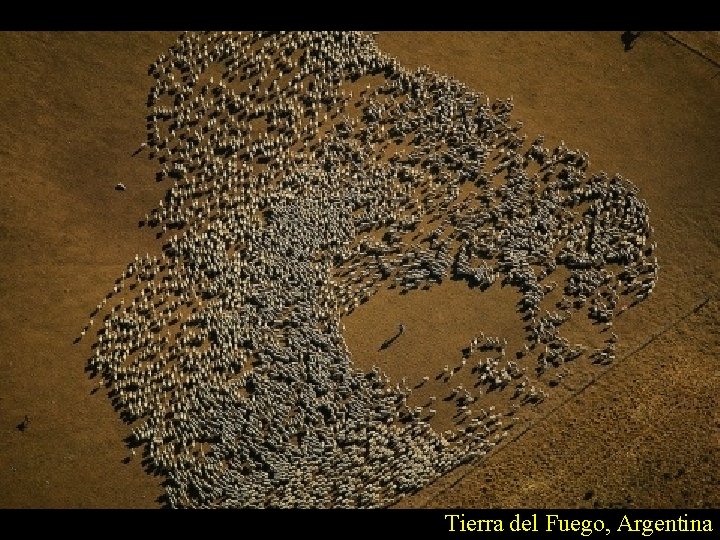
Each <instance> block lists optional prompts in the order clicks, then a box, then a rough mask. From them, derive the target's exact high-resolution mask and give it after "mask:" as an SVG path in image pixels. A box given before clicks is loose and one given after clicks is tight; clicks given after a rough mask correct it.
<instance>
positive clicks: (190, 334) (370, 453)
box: [83, 32, 658, 507]
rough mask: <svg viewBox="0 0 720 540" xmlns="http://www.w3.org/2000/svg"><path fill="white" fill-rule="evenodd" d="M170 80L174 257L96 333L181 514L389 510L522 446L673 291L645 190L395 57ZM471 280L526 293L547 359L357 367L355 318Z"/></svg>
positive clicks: (145, 261)
mask: <svg viewBox="0 0 720 540" xmlns="http://www.w3.org/2000/svg"><path fill="white" fill-rule="evenodd" d="M150 74H151V75H152V76H153V77H154V79H155V84H154V86H153V88H152V89H151V91H150V94H149V96H148V117H147V122H148V138H147V141H146V143H144V151H145V152H148V153H149V155H150V157H152V158H153V159H156V160H157V162H158V166H159V169H158V179H166V180H170V181H171V182H172V187H170V188H169V190H168V192H167V195H166V197H165V198H164V199H163V200H162V201H160V204H159V205H158V207H157V208H155V209H153V210H152V211H151V212H149V213H148V215H147V216H145V219H144V220H143V222H144V224H145V225H148V226H152V227H154V228H155V229H156V230H157V231H158V237H162V239H163V242H164V244H163V246H162V252H161V253H158V254H157V255H150V254H148V255H146V256H145V257H139V256H138V257H136V258H135V260H134V261H131V262H130V263H129V264H128V266H127V268H126V269H125V271H124V272H123V274H122V276H121V277H120V278H118V280H117V282H116V283H115V286H114V289H113V291H112V292H111V293H109V294H108V296H107V297H106V298H105V299H103V300H102V301H101V302H100V303H99V304H98V306H97V309H96V310H95V311H94V313H93V314H92V319H91V321H90V323H89V324H88V326H87V327H86V328H85V330H83V335H84V334H85V333H86V332H88V331H90V330H91V329H92V330H93V331H94V336H95V337H94V339H95V340H96V342H95V344H94V346H93V347H94V348H93V354H92V356H91V358H90V359H89V362H88V369H89V370H91V371H92V372H93V373H94V374H97V375H98V376H99V378H100V384H101V385H103V386H106V387H107V388H108V389H109V390H110V393H111V396H112V399H113V400H114V403H115V406H116V407H117V409H118V411H119V412H120V413H121V414H122V415H123V418H124V419H126V421H127V422H128V423H129V424H131V426H132V435H131V437H130V444H131V446H133V447H141V449H142V454H143V457H144V460H145V464H146V465H147V467H148V468H149V469H153V470H156V471H158V472H160V473H161V474H163V475H164V476H165V477H166V478H167V481H166V486H167V487H166V494H167V502H168V504H169V505H170V506H173V507H378V506H381V507H382V506H388V505H390V504H392V503H394V502H396V501H397V500H398V499H399V498H400V497H403V496H405V495H406V494H409V493H413V492H415V491H417V490H419V489H421V488H422V487H423V486H425V485H427V484H428V483H429V482H431V481H433V480H434V479H437V478H438V477H439V476H441V475H443V474H445V473H447V472H448V471H450V470H452V469H453V468H455V467H457V466H458V465H460V464H462V463H465V462H468V461H470V460H472V459H474V458H476V457H478V456H482V455H484V454H485V453H487V452H488V451H490V450H491V449H492V448H493V447H495V446H496V445H497V444H499V443H501V442H502V440H503V438H504V437H506V436H507V433H508V432H509V430H510V429H511V427H512V424H513V423H514V422H515V421H516V420H517V419H518V415H520V414H521V410H522V409H523V407H533V406H534V404H537V403H539V402H540V401H542V400H543V399H544V398H545V397H546V396H547V393H546V391H545V390H544V389H543V385H541V384H538V383H536V381H538V380H539V378H540V377H542V376H543V374H544V373H546V372H549V371H552V370H559V369H563V368H564V366H565V364H566V363H568V362H572V361H576V362H579V361H581V358H580V357H583V356H584V355H585V356H588V357H589V358H588V361H589V360H594V361H596V362H598V363H606V362H610V361H612V359H613V358H614V351H615V344H616V341H617V336H615V334H612V336H611V337H608V338H607V339H606V340H605V345H604V346H603V347H602V348H598V349H596V350H595V351H592V352H589V353H586V350H587V349H588V347H587V345H585V344H582V343H570V342H569V341H568V339H566V338H565V337H564V336H563V335H562V328H563V324H564V323H565V322H566V321H568V320H570V319H571V318H572V317H573V316H575V317H589V318H590V319H592V321H593V322H594V323H595V328H598V329H599V330H600V329H609V327H610V326H611V325H612V321H613V318H614V317H615V316H617V315H619V314H621V313H622V312H623V311H624V310H625V309H627V307H629V306H631V305H632V304H634V303H637V302H639V301H641V300H643V299H645V298H646V297H647V296H648V295H649V294H650V292H651V291H652V289H653V287H654V285H655V281H656V278H657V270H658V265H657V260H656V259H655V258H654V257H653V255H652V252H653V250H654V247H655V246H654V244H652V243H651V242H650V237H651V233H652V227H651V226H650V225H649V222H648V208H647V206H646V204H645V202H644V201H643V200H641V199H639V198H638V195H637V190H636V188H635V187H634V186H633V185H632V184H631V183H630V182H629V181H627V180H625V179H623V178H621V177H620V176H614V177H612V178H609V177H607V176H606V175H605V174H604V173H599V174H594V175H589V174H588V173H587V172H586V171H587V168H588V166H589V160H588V156H587V154H585V153H583V152H580V151H577V150H573V149H569V148H567V147H565V145H564V144H561V145H560V146H558V147H555V148H551V149H548V148H546V147H545V146H544V139H543V137H542V136H538V137H537V138H535V139H532V140H527V139H526V136H525V135H524V133H523V131H522V123H521V122H518V121H513V120H512V119H511V111H512V106H513V103H512V100H497V101H495V102H492V103H491V102H490V101H489V100H488V98H486V97H485V96H483V95H481V94H478V93H477V92H474V91H471V90H469V89H468V88H466V87H465V86H464V85H463V84H461V83H459V82H458V81H456V80H453V79H451V78H448V77H444V76H441V75H438V74H437V73H433V72H432V71H430V70H429V69H428V68H427V67H422V68H420V69H418V70H414V71H411V70H408V69H405V68H403V67H402V66H401V65H400V64H399V63H398V62H397V60H396V59H394V58H392V57H389V56H387V55H385V54H383V53H381V52H380V51H379V50H378V49H377V46H376V44H375V42H374V40H373V37H372V36H370V35H367V34H363V33H356V32H334V33H326V32H299V33H263V32H256V33H240V34H230V33H224V32H215V33H186V34H183V35H181V36H180V37H179V38H178V40H177V42H176V43H175V44H174V45H173V47H172V48H171V49H170V50H169V51H168V52H167V53H166V54H163V55H161V56H160V57H159V58H158V59H157V61H156V62H154V63H153V64H152V65H151V66H150ZM451 278H454V279H463V280H467V282H468V286H469V287H479V288H481V289H485V288H489V287H496V286H500V285H501V284H503V285H505V286H509V287H512V288H513V289H515V290H516V291H517V293H518V304H517V306H513V309H514V310H517V311H520V312H521V315H520V316H521V317H522V319H523V321H524V322H525V323H526V327H525V329H524V331H525V332H526V334H525V342H524V343H523V344H522V346H521V347H519V348H518V347H515V348H511V347H509V346H508V345H507V340H506V339H505V338H504V337H503V336H485V335H484V334H482V333H481V332H480V331H479V332H478V335H476V336H473V337H472V338H471V339H470V341H469V343H468V347H467V348H466V349H465V350H464V351H462V353H461V352H458V355H457V357H454V356H448V358H446V359H443V360H442V361H441V364H446V365H445V367H444V368H443V369H442V371H440V372H439V373H436V372H432V373H428V375H427V376H426V377H424V378H423V379H420V380H418V381H407V380H403V381H391V380H390V379H389V378H388V377H387V376H386V375H385V374H384V373H383V372H382V371H381V370H380V369H378V368H373V369H370V370H361V369H359V368H358V367H357V366H355V365H354V364H353V361H352V359H351V355H350V352H349V350H348V348H347V346H346V345H345V341H344V338H343V322H342V319H343V318H344V317H346V316H348V315H350V314H351V313H352V312H353V310H354V309H355V308H356V307H357V306H358V305H360V303H362V302H365V301H367V300H368V299H370V298H371V297H372V296H373V295H374V294H375V293H376V292H377V291H378V290H380V288H383V287H385V288H387V287H390V288H396V289H398V291H405V292H410V291H414V290H415V289H420V288H427V287H432V286H435V285H436V284H439V283H441V282H442V281H443V280H446V279H451ZM558 281H560V284H558ZM556 289H557V290H556ZM553 291H556V292H555V293H554V294H556V295H558V296H559V297H558V299H557V301H555V302H553V303H552V305H550V306H548V305H546V304H547V301H546V302H545V303H543V302H544V300H547V299H548V298H551V295H552V294H553ZM411 294H422V292H412V293H411ZM478 328H479V329H480V328H482V321H478ZM608 334H611V332H610V331H609V330H608V331H606V332H605V333H604V334H603V335H608ZM463 377H464V378H463ZM461 379H462V381H463V384H456V383H457V382H458V381H459V380H461ZM430 385H436V386H435V387H437V388H441V389H443V390H442V393H440V392H438V393H437V395H433V396H431V397H430V398H429V399H427V400H426V401H423V403H419V404H418V403H417V400H414V397H413V396H414V394H415V393H417V390H418V389H420V388H423V387H428V386H430ZM450 387H452V388H451V389H449V388H450ZM444 388H448V390H447V392H446V391H445V390H444ZM488 396H493V400H494V401H493V403H496V402H497V400H498V396H500V398H502V405H500V404H497V405H488V403H489V402H486V401H485V400H486V399H488ZM441 406H443V407H446V408H447V407H451V408H452V411H451V413H452V414H450V415H449V417H451V418H452V427H451V428H450V429H446V430H444V431H440V430H436V429H435V428H434V427H433V422H434V416H435V413H436V412H437V410H438V409H439V408H440V407H441Z"/></svg>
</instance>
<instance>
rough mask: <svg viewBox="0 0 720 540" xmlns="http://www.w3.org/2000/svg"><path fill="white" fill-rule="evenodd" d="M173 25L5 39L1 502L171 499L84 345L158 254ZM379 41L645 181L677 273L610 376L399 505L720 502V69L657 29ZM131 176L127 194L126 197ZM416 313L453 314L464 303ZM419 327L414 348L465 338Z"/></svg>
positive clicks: (385, 315)
mask: <svg viewBox="0 0 720 540" xmlns="http://www.w3.org/2000/svg"><path fill="white" fill-rule="evenodd" d="M174 37H175V36H174V35H160V34H119V33H116V34H96V33H93V34H0V47H1V48H2V50H3V51H5V55H4V56H3V57H2V58H0V67H2V68H3V72H4V73H11V74H12V77H8V80H7V81H6V82H5V84H4V85H3V87H2V89H1V90H0V110H2V111H3V115H4V117H3V126H4V129H3V131H2V132H1V134H0V182H1V183H2V192H3V194H4V195H5V196H4V197H3V199H2V203H0V212H2V214H1V216H2V217H1V218H0V251H1V252H2V253H3V257H2V261H1V262H0V265H2V272H0V298H1V299H2V308H1V309H0V366H1V367H2V376H1V377H0V433H1V434H2V435H0V485H2V486H7V488H5V489H3V490H2V494H1V495H0V506H2V507H96V506H100V507H151V506H157V503H156V502H155V499H156V498H157V497H158V496H159V495H160V493H161V487H160V484H159V479H156V478H153V477H151V476H148V475H146V474H144V473H143V472H142V467H141V465H140V463H139V461H138V460H136V459H130V460H129V463H123V460H125V458H128V457H131V456H129V453H128V450H127V449H126V448H125V447H124V446H123V443H122V438H123V437H124V436H125V435H126V434H127V433H126V430H125V427H124V426H123V424H122V422H121V421H120V420H119V419H118V418H117V416H116V414H115V413H114V411H113V410H112V408H111V406H110V403H109V401H108V400H107V399H106V398H105V397H104V395H103V393H101V392H97V393H95V394H92V393H91V392H92V391H93V389H94V386H95V385H94V384H93V383H92V382H90V381H89V380H88V378H87V376H86V375H85V374H84V370H83V368H84V358H85V356H86V355H87V350H86V348H83V347H79V346H76V345H73V340H74V338H75V336H76V335H77V333H78V331H79V329H80V328H82V326H83V325H84V324H85V322H86V318H87V315H88V313H89V312H90V311H91V309H92V308H93V307H94V306H95V304H96V303H97V301H98V299H99V298H101V297H102V296H103V295H104V293H105V292H107V290H108V289H109V288H110V287H111V284H112V282H113V280H114V278H115V277H116V276H117V275H118V274H119V273H120V271H121V270H122V268H123V266H124V265H125V264H126V263H127V261H129V260H130V259H132V257H133V256H134V254H135V253H137V252H141V253H145V252H146V251H151V252H152V251H153V250H156V249H157V246H156V243H155V239H154V237H153V234H152V232H149V231H147V230H146V229H139V228H138V226H137V225H138V220H139V219H141V218H142V217H143V215H144V214H145V213H146V212H147V211H148V210H149V209H150V208H151V207H152V205H154V204H155V203H156V202H157V200H159V199H160V198H161V197H162V195H163V193H164V190H165V186H164V185H163V184H156V183H155V182H154V175H153V170H152V166H151V163H150V162H148V161H147V160H146V159H145V158H143V157H132V154H133V152H134V151H135V150H136V149H137V147H138V144H139V142H140V141H141V140H142V139H143V136H144V116H145V114H146V112H145V111H146V107H145V99H146V92H147V89H148V87H149V78H148V77H147V75H146V70H147V65H148V63H149V62H151V61H152V60H153V59H154V58H155V57H156V56H157V54H158V53H159V52H161V51H163V50H164V49H166V48H167V47H168V46H169V45H170V44H171V43H172V42H173V40H174ZM714 37H715V38H716V39H717V36H714ZM378 40H379V44H380V47H381V49H382V50H384V51H386V52H388V53H390V54H392V55H395V56H397V57H398V58H399V60H400V61H401V62H402V63H403V64H405V65H407V66H410V67H413V66H416V65H419V64H428V65H430V67H431V68H432V69H434V70H436V71H438V72H443V73H447V74H450V75H452V76H455V77H457V78H458V79H460V80H462V81H463V82H465V83H467V84H468V85H469V86H470V87H471V88H474V89H477V90H481V91H483V92H485V93H486V94H488V95H489V96H491V97H505V96H508V95H510V94H512V95H513V97H514V102H515V113H514V117H515V118H517V119H522V120H523V121H524V122H525V129H526V130H527V131H528V133H531V134H532V133H545V134H546V136H547V137H548V139H549V141H550V142H551V143H552V142H555V141H558V140H559V139H561V138H562V139H564V140H565V142H566V143H567V144H568V146H570V147H578V148H582V149H584V150H587V151H588V152H589V153H590V157H591V162H592V167H591V168H592V169H593V170H598V169H604V170H606V171H608V172H611V173H612V172H616V171H618V172H621V173H622V174H623V175H624V176H625V177H627V178H629V179H631V180H632V181H633V182H635V183H636V184H637V185H638V186H639V187H640V190H641V196H642V197H644V198H646V199H647V201H648V203H649V206H650V208H651V211H652V213H651V220H652V223H653V225H654V227H655V233H656V240H657V242H658V245H659V249H658V258H659V260H660V264H661V271H660V280H659V285H658V287H657V288H656V290H655V292H654V294H653V295H652V296H651V298H650V300H648V301H647V302H644V303H643V304H641V305H640V306H639V307H638V308H636V309H633V310H631V311H629V312H628V313H627V314H626V315H625V316H623V317H622V318H620V319H618V321H617V322H616V325H615V328H616V331H617V332H618V334H620V335H621V336H622V342H621V344H622V348H621V349H620V351H619V355H618V356H619V358H620V360H619V361H618V362H617V363H616V365H615V366H613V367H612V368H611V369H609V370H608V371H606V372H605V373H604V374H603V375H602V376H601V377H600V379H599V380H598V381H597V382H596V383H595V384H592V385H590V386H589V387H587V389H586V390H585V391H583V392H581V393H580V394H578V395H577V396H574V394H575V393H576V391H577V390H578V389H580V388H582V387H583V386H584V385H585V384H587V383H588V382H589V378H588V377H590V376H595V375H597V372H595V373H589V372H586V373H582V374H578V375H577V377H576V380H570V381H567V383H566V386H565V387H563V388H561V389H560V390H556V394H557V397H556V400H555V402H554V403H555V404H556V405H558V407H557V408H556V409H553V404H548V405H549V406H548V407H546V408H545V409H543V410H540V411H538V413H537V420H536V422H535V424H534V425H533V427H532V428H531V429H530V430H529V431H528V432H527V433H526V434H525V435H524V436H522V437H520V438H519V439H518V440H517V441H515V442H514V443H513V444H511V445H509V446H508V447H506V448H504V449H501V451H500V452H498V453H496V454H494V455H492V456H491V457H490V458H488V459H487V460H486V462H485V463H484V464H482V465H480V466H471V467H464V468H461V469H458V470H457V471H455V472H454V473H453V474H451V475H449V476H448V477H446V478H444V479H442V480H441V481H439V482H437V483H436V484H434V485H432V486H430V487H429V488H427V489H426V490H424V491H423V492H421V493H420V494H418V495H416V496H415V497H413V498H410V499H406V500H405V501H403V502H402V504H401V506H425V505H427V506H443V507H446V506H477V507H485V506H499V507H508V506H530V507H543V506H571V507H572V506H591V505H598V506H610V505H627V506H670V507H673V506H677V507H684V506H687V507H694V506H719V505H720V499H719V498H718V497H719V495H718V492H717V489H716V487H715V486H717V484H718V482H719V480H720V478H718V472H717V470H718V462H719V459H718V458H719V456H718V452H719V450H720V412H719V411H720V407H718V397H717V394H718V390H719V389H720V338H718V336H717V328H718V317H719V316H720V308H719V305H720V299H719V298H718V292H719V290H718V289H719V287H718V280H717V275H718V274H719V272H718V271H719V269H720V268H719V267H720V265H719V264H718V262H717V259H718V254H719V253H718V251H719V248H720V245H719V242H718V239H720V230H719V229H720V225H719V223H720V221H718V217H720V216H719V215H720V189H719V187H720V186H719V185H718V180H717V177H716V175H717V172H716V169H717V165H718V157H717V156H718V150H719V149H720V148H719V147H720V144H719V141H718V137H717V131H716V129H717V125H720V122H719V121H720V106H719V105H720V103H718V98H717V95H718V84H720V78H719V77H718V76H717V73H718V71H717V68H716V67H714V66H713V65H712V64H711V63H709V62H708V61H707V60H705V59H703V58H701V57H699V56H697V55H695V54H694V53H692V52H691V51H690V50H688V49H687V48H685V47H683V46H681V45H679V44H677V43H676V42H674V41H673V40H672V39H670V38H669V37H668V36H666V35H664V34H660V33H650V34H643V35H642V36H641V37H640V39H638V41H637V42H636V45H635V47H634V48H633V49H632V50H631V51H630V52H627V53H625V52H623V48H622V43H621V41H620V38H619V35H618V34H617V33H557V34H555V33H550V34H548V33H528V34H522V33H521V34H504V33H483V34H467V33H441V34H432V35H428V34H413V33H401V34H384V33H383V34H381V35H380V36H379V38H378ZM120 181H121V182H124V183H125V184H126V185H127V186H128V191H126V192H116V191H115V190H114V189H113V186H114V185H115V183H117V182H120ZM436 292H437V291H433V293H436ZM420 294H421V293H420ZM420 294H418V295H415V296H414V298H419V300H415V299H414V298H408V299H407V302H409V304H407V305H406V304H405V303H394V302H393V301H392V299H390V298H388V299H386V300H385V301H384V303H382V304H379V305H377V306H373V302H377V301H380V300H381V299H380V298H376V299H373V301H371V302H370V303H369V304H368V305H367V306H364V307H365V308H367V309H366V310H365V311H363V310H358V312H357V314H356V315H354V316H353V317H352V318H350V319H349V320H348V322H347V326H348V330H349V332H348V343H349V345H350V348H351V350H352V351H353V353H354V354H355V355H356V356H357V355H358V354H359V353H358V351H362V350H364V349H366V348H367V347H368V345H369V344H363V343H362V336H368V335H378V338H377V342H378V344H379V343H381V342H382V340H383V339H385V338H386V337H387V335H388V334H391V333H392V332H393V331H394V329H395V324H396V322H397V320H398V319H399V318H402V317H403V316H404V314H406V313H408V312H411V311H413V302H419V303H423V300H422V298H421V296H420ZM456 296H458V295H456ZM460 296H461V295H460ZM449 297H450V298H451V297H452V296H451V295H450V296H449ZM707 299H709V300H707ZM426 300H427V299H426ZM459 300H460V297H459V296H458V301H459ZM705 300H707V301H706V302H705V303H704V304H702V303H703V302H704V301H705ZM403 302H406V300H403ZM425 303H426V304H427V302H425ZM701 304H702V306H701V307H700V308H699V309H698V310H697V312H694V313H693V310H694V308H695V307H696V306H698V305H701ZM417 307H418V308H421V309H425V310H428V309H429V310H432V309H434V308H435V313H433V314H432V315H433V316H432V317H431V318H435V319H438V320H441V321H442V320H445V321H447V320H449V319H450V318H451V317H450V314H451V313H454V312H455V311H456V309H457V305H455V304H453V302H444V303H443V304H442V305H441V308H442V309H441V310H438V309H436V307H435V306H434V305H433V304H432V303H430V304H429V305H428V306H417ZM442 310H447V314H443V312H442ZM363 313H365V314H364V315H363ZM418 313H420V311H418ZM405 318H407V316H405ZM420 318H422V317H420ZM466 322H467V320H466ZM408 327H409V331H408V333H407V335H406V336H403V338H407V339H405V340H404V342H403V343H402V345H403V347H404V350H403V354H404V355H406V356H407V357H408V358H417V357H419V356H421V355H422V354H427V351H428V344H429V343H432V345H433V347H436V348H438V349H442V348H443V347H445V346H448V347H450V346H455V345H454V341H453V340H455V341H458V337H457V336H455V335H453V334H452V333H449V332H443V331H439V332H437V333H434V334H433V333H432V332H429V331H428V332H425V333H422V334H421V333H414V332H412V329H413V326H412V324H411V323H408ZM383 328H386V330H383ZM713 332H714V334H713ZM654 336H657V337H654ZM460 341H461V340H460ZM643 346H644V347H643ZM640 347H642V348H640ZM375 348H376V347H375ZM24 415H28V416H29V419H30V423H29V426H28V429H26V430H25V431H22V432H21V431H20V430H18V429H16V425H17V424H18V423H19V422H21V421H22V419H23V417H24Z"/></svg>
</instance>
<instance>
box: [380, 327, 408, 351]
mask: <svg viewBox="0 0 720 540" xmlns="http://www.w3.org/2000/svg"><path fill="white" fill-rule="evenodd" d="M401 335H402V330H398V331H397V333H396V334H395V335H394V336H392V337H391V338H388V339H386V340H385V341H383V344H382V345H380V349H378V350H380V351H384V350H385V349H387V348H388V347H390V345H392V344H393V343H395V341H396V340H397V338H399V337H400V336H401Z"/></svg>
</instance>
